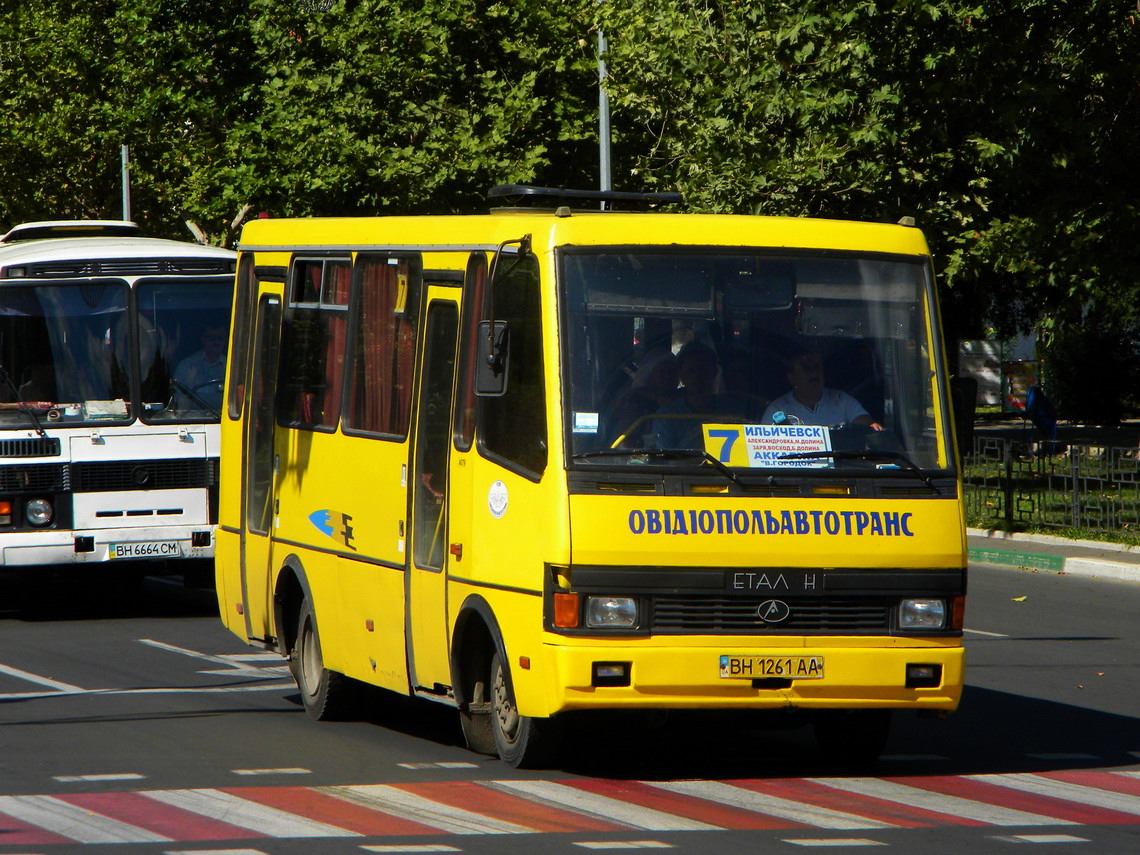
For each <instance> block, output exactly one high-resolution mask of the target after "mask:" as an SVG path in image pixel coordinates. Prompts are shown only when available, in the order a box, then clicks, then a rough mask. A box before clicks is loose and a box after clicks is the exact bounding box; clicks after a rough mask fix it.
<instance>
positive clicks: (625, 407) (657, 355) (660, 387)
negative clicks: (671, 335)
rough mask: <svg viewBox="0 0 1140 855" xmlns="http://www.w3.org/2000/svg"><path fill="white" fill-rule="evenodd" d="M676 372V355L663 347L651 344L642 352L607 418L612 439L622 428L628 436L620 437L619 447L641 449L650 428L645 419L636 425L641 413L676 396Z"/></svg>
mask: <svg viewBox="0 0 1140 855" xmlns="http://www.w3.org/2000/svg"><path fill="white" fill-rule="evenodd" d="M679 379H680V375H679V372H678V369H677V357H675V356H674V355H673V352H672V351H671V350H669V348H667V347H655V348H652V349H651V350H648V351H646V352H645V355H644V356H643V357H642V358H641V360H640V361H639V362H638V364H637V373H635V374H634V375H633V383H632V384H631V385H630V388H629V391H627V392H626V393H625V394H624V395H622V396H621V397H620V398H619V399H618V402H617V404H616V405H615V407H614V414H613V417H612V420H611V425H612V428H613V430H612V433H613V439H615V440H616V439H618V438H619V437H620V436H622V435H623V434H624V433H625V432H626V431H629V432H630V433H629V436H627V437H626V438H625V439H624V440H622V443H621V447H622V448H641V447H642V446H643V445H644V444H645V437H644V435H645V434H646V433H648V432H649V430H650V423H649V420H648V419H646V420H643V421H642V422H641V423H640V424H637V420H638V419H639V418H641V417H642V416H646V415H648V414H650V413H655V412H657V411H658V410H659V409H661V408H662V407H663V406H665V405H666V404H668V403H669V402H670V401H671V400H673V398H675V397H676V396H677V382H678V380H679Z"/></svg>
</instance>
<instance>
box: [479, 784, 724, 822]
mask: <svg viewBox="0 0 1140 855" xmlns="http://www.w3.org/2000/svg"><path fill="white" fill-rule="evenodd" d="M487 786H488V787H491V788H492V789H495V790H498V791H499V792H505V793H512V794H514V795H521V796H522V797H523V798H526V799H530V800H531V801H535V802H539V803H541V804H549V805H551V806H553V807H557V808H563V809H566V808H569V809H570V810H576V811H580V812H582V813H585V814H587V815H590V816H598V817H602V818H603V819H609V820H612V821H614V822H619V823H621V824H622V825H627V826H629V827H631V828H643V829H645V830H647V831H721V830H723V829H722V828H721V827H720V826H719V825H709V824H708V823H705V822H698V821H697V820H695V819H686V818H685V817H680V816H673V815H671V814H667V813H664V812H663V811H659V810H654V809H653V808H647V807H641V806H640V805H635V804H631V803H629V802H624V801H621V800H620V799H614V798H610V797H609V796H602V795H598V794H596V793H588V792H585V791H584V790H580V789H578V788H576V787H570V786H566V785H565V784H560V783H558V782H556V781H491V782H490V783H488V784H487Z"/></svg>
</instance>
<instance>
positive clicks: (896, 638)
mask: <svg viewBox="0 0 1140 855" xmlns="http://www.w3.org/2000/svg"><path fill="white" fill-rule="evenodd" d="M524 235H529V236H530V237H531V248H532V251H533V252H534V254H535V256H536V258H537V261H538V264H539V268H540V275H541V279H542V289H543V291H542V307H541V311H542V325H543V347H544V351H543V358H544V361H545V365H544V379H545V384H546V399H547V400H546V406H547V424H548V431H547V433H548V441H549V447H548V454H549V463H548V465H547V468H546V471H545V472H544V473H543V475H542V477H541V479H538V480H537V481H536V480H534V479H532V478H528V477H525V476H523V475H520V474H517V473H515V472H512V471H509V470H508V469H507V468H505V467H503V466H501V465H499V464H497V463H496V462H494V461H492V460H489V459H487V458H486V457H484V456H482V455H481V454H480V453H479V452H478V451H477V450H475V449H472V450H470V451H460V450H456V449H455V448H454V447H453V448H452V449H451V452H450V471H449V473H448V515H447V521H446V526H447V532H446V536H447V544H448V548H449V549H448V551H449V555H448V557H447V564H446V576H445V580H446V584H445V585H444V586H442V591H443V594H442V598H441V599H442V601H440V602H436V601H434V600H433V601H430V602H427V601H425V602H421V603H418V604H414V605H413V606H412V607H411V608H413V609H420V610H422V611H421V612H417V613H415V614H413V615H411V616H409V613H408V609H409V604H408V601H407V597H406V591H407V590H408V580H407V578H406V576H407V574H409V573H416V572H420V571H417V570H416V569H415V568H414V567H413V565H412V563H411V562H410V560H409V555H408V550H409V549H410V542H409V539H408V538H409V535H408V534H407V533H406V531H405V527H406V526H410V525H411V524H412V523H413V521H412V520H409V519H408V516H409V512H408V507H409V498H410V496H409V493H410V486H409V483H408V480H407V478H408V473H409V472H410V468H411V465H412V456H411V443H410V441H409V440H405V441H402V442H394V441H388V440H377V439H375V438H359V437H351V436H345V435H344V434H343V433H342V432H341V431H340V430H339V429H338V430H337V431H335V432H331V433H321V432H318V431H309V430H306V431H300V430H296V429H291V428H281V427H279V428H278V429H277V434H276V436H277V440H276V443H277V444H276V450H277V452H278V454H279V456H280V460H281V467H280V471H279V472H278V474H277V479H276V485H275V496H276V498H277V500H278V503H279V508H280V512H279V514H278V515H277V516H276V517H275V519H274V528H273V531H272V538H273V544H272V554H271V557H270V559H269V562H268V566H266V567H250V568H247V580H246V584H247V588H248V589H249V590H251V591H254V590H256V591H260V592H261V593H260V596H262V597H264V598H266V602H268V598H269V597H271V596H272V588H273V585H274V584H275V581H276V579H277V576H278V574H279V573H280V572H281V571H282V568H284V567H286V566H299V567H301V568H303V572H304V575H305V578H306V579H307V584H308V586H309V590H310V593H311V596H312V598H313V602H314V605H315V609H316V613H317V616H318V618H317V622H318V625H319V628H320V637H321V643H322V653H323V655H324V659H325V665H326V667H327V668H329V669H332V670H335V671H339V672H342V673H344V674H347V675H349V676H352V677H355V678H357V679H361V680H364V681H367V682H370V683H374V684H376V685H379V686H383V687H386V688H390V689H394V690H396V691H401V692H408V691H414V690H415V688H416V685H413V684H412V683H411V682H410V681H411V680H412V677H413V676H415V677H416V678H417V683H418V685H419V686H427V687H431V686H432V685H433V684H439V685H442V686H444V687H446V686H447V685H448V684H449V683H450V680H451V673H450V663H449V662H448V661H446V657H441V656H434V655H433V656H430V657H427V658H424V659H421V660H417V661H415V663H414V667H413V668H412V669H410V668H409V659H414V658H415V654H414V650H411V649H410V647H409V644H408V641H407V638H408V631H409V625H410V623H411V622H412V621H424V620H426V619H427V618H428V617H430V615H431V613H432V611H433V610H435V611H437V612H438V614H439V615H440V617H441V620H442V624H443V626H444V627H445V631H446V633H447V640H448V644H449V646H450V643H451V641H452V640H453V639H454V632H455V625H456V619H457V616H458V614H459V611H460V609H461V608H463V607H464V606H465V605H467V604H470V603H472V602H474V601H476V600H478V601H480V602H482V603H485V604H486V605H487V607H488V609H489V611H490V613H491V614H492V615H493V616H494V620H495V624H496V626H495V628H496V629H497V631H498V633H499V634H500V637H501V641H502V645H503V648H504V649H505V651H506V654H507V659H508V663H509V665H510V668H511V675H512V684H513V688H514V691H515V695H516V701H517V704H518V708H519V711H520V712H521V713H523V714H524V715H531V716H548V715H553V714H556V713H559V712H563V711H568V710H577V709H602V708H613V709H617V708H634V707H637V708H668V707H674V708H678V707H691V708H697V707H726V708H729V707H735V708H753V709H762V708H765V709H767V708H780V707H786V706H802V707H818V708H855V707H876V706H880V707H913V708H919V709H922V708H926V709H932V710H950V709H953V708H954V707H956V706H957V704H958V701H959V698H960V694H961V687H962V683H963V679H964V659H965V657H964V651H963V648H962V643H961V638H960V637H958V636H956V635H947V636H944V637H943V636H939V637H928V636H927V637H924V636H915V637H907V636H905V635H902V634H898V635H888V634H886V633H882V634H877V635H873V636H871V635H868V636H864V635H851V636H838V635H837V636H823V635H790V634H789V635H774V634H773V635H763V636H759V635H727V634H726V635H683V636H668V635H658V636H653V637H644V636H642V637H621V636H619V635H610V636H603V635H601V634H598V635H593V636H587V635H577V636H569V635H561V634H558V633H555V632H551V631H547V630H546V629H545V628H544V592H545V591H546V590H548V587H549V584H550V582H551V578H552V577H557V576H558V575H559V574H565V575H566V577H568V580H569V584H573V579H572V577H573V568H574V567H575V566H579V567H580V566H600V567H615V568H621V567H653V568H657V569H659V570H660V569H662V568H670V567H676V568H722V569H725V570H728V569H731V568H740V569H741V571H742V572H763V571H765V570H773V571H775V570H778V569H779V568H818V569H820V570H826V569H828V568H843V569H858V568H884V569H893V570H915V571H921V570H938V569H942V570H953V569H958V570H961V569H963V568H964V567H965V565H966V548H965V547H966V544H965V536H964V531H963V515H962V501H961V495H960V487H959V494H958V495H957V496H955V497H950V498H926V497H915V498H905V499H896V498H892V499H872V498H855V497H853V496H826V497H824V496H820V497H810V498H809V497H804V498H799V499H783V498H781V499H760V498H752V497H748V496H729V495H727V494H725V495H716V494H715V492H714V494H713V495H707V494H706V495H680V496H661V495H623V494H621V493H616V494H614V495H569V491H568V485H567V477H566V471H565V469H564V465H563V462H562V461H563V460H564V459H565V449H564V446H563V443H564V434H563V425H564V424H565V420H564V417H563V412H562V401H563V389H562V372H561V370H560V366H559V362H560V358H561V353H560V348H561V346H562V343H561V342H560V332H559V307H558V305H557V301H556V299H555V297H554V292H553V287H552V283H553V282H554V281H555V250H556V249H557V248H559V247H568V246H576V247H582V246H622V245H657V246H678V247H683V246H700V247H725V248H732V247H765V248H785V249H799V250H812V249H819V250H832V251H839V252H842V251H853V252H867V251H872V252H881V253H892V254H901V255H909V256H914V257H927V256H929V250H928V248H927V245H926V242H925V239H924V238H923V236H922V234H921V232H919V231H918V230H916V229H913V228H905V227H901V226H895V225H886V224H874V223H858V222H846V221H829V220H806V219H797V218H761V217H747V216H723V215H716V216H714V215H685V214H646V215H641V214H600V213H580V212H575V213H574V214H573V215H572V216H568V217H556V216H552V215H551V214H542V213H537V214H536V213H501V214H492V215H489V216H457V217H386V218H328V219H297V220H257V221H253V222H251V223H249V224H247V225H246V226H245V228H244V231H243V234H242V249H243V251H245V252H254V253H255V257H256V263H257V264H258V265H259V266H260V265H265V266H277V267H288V265H289V264H290V259H291V256H292V253H293V252H294V251H296V252H298V253H299V254H303V252H304V251H313V250H319V251H321V252H336V251H342V252H345V253H356V252H363V251H385V250H388V251H401V252H420V253H421V254H422V263H423V268H424V269H425V270H427V269H438V268H445V269H451V270H462V269H463V268H464V266H465V264H466V261H467V257H468V255H469V254H470V253H471V252H473V251H481V252H487V253H493V252H494V251H495V249H496V248H497V247H498V246H499V245H500V244H501V243H502V242H503V241H507V240H517V239H518V238H521V237H522V236H524ZM274 289H276V293H278V294H279V295H280V294H281V293H282V289H283V286H281V285H280V284H276V285H275V284H273V283H266V284H263V286H262V292H263V293H266V292H271V291H273V290H274ZM456 299H459V292H458V291H456ZM925 309H926V312H927V321H926V323H927V334H928V336H929V337H931V338H932V339H933V333H934V331H935V329H936V324H937V321H936V312H937V307H936V306H932V305H927V306H926V307H925ZM419 346H420V347H421V348H422V342H421V343H420V345H419ZM935 357H936V355H935V354H934V353H931V354H929V365H930V368H931V373H932V379H931V381H930V382H931V384H932V406H933V408H934V414H933V415H934V423H935V427H936V429H937V431H938V432H939V434H940V436H945V435H946V434H947V433H948V432H949V430H950V425H949V424H948V423H947V422H946V420H945V419H944V418H943V412H944V411H946V410H948V409H949V408H948V407H947V405H946V401H945V400H944V399H943V395H944V386H943V385H942V383H941V382H940V379H939V378H938V377H936V376H933V375H934V369H935V368H936V365H937V363H936V358H935ZM421 373H422V366H419V368H418V369H417V377H418V376H419V375H420V374H421ZM417 382H418V381H417ZM241 424H242V423H241V422H232V421H230V420H229V419H228V417H227V416H223V448H222V454H223V460H225V459H227V458H229V459H232V460H241V459H242V450H243V449H242V442H243V440H242V431H241ZM413 431H414V427H413ZM939 453H940V455H941V454H942V451H940V452H939ZM939 462H940V464H942V465H945V466H952V465H953V464H954V461H953V460H945V459H940V460H939ZM231 466H232V465H231ZM224 468H226V464H224ZM235 469H236V467H233V468H230V469H227V475H226V477H225V478H224V480H223V485H222V497H221V522H222V524H223V528H225V529H226V530H223V529H221V528H220V529H219V534H218V547H217V552H218V565H219V570H218V582H219V587H218V596H219V603H220V605H221V610H222V615H223V620H224V621H225V623H226V625H227V626H228V627H229V628H230V629H231V630H232V631H233V632H235V633H236V634H238V635H239V636H242V637H246V636H247V630H246V618H245V617H243V616H242V615H241V613H240V612H239V610H238V609H239V607H241V606H243V605H244V607H245V608H249V605H250V604H249V603H244V604H243V602H242V598H243V592H242V585H241V571H240V567H241V554H240V536H239V534H238V533H237V532H238V531H239V530H240V529H241V528H242V525H243V521H242V520H241V519H240V505H241V496H240V477H239V476H238V475H236V474H235V472H234V470H235ZM838 480H843V479H842V478H839V479H838ZM712 489H714V491H715V488H712ZM504 497H505V498H504ZM322 513H327V516H320V515H321V514H322ZM314 514H316V515H318V516H317V520H318V522H322V523H324V527H323V529H322V527H321V526H318V525H317V524H316V523H314V517H313V515H314ZM329 529H331V531H332V532H333V533H332V534H329V533H328V530H329ZM349 530H350V531H349ZM290 562H292V563H290ZM563 581H566V580H565V579H564V580H563ZM424 625H425V626H426V624H424ZM282 630H283V628H281V627H272V628H271V633H272V634H274V635H279V634H280V633H281V632H282ZM452 655H453V658H454V657H455V651H454V650H452ZM738 655H748V656H773V657H778V656H790V655H795V656H817V657H822V658H823V662H824V677H823V678H821V679H804V680H794V681H792V684H791V686H790V687H788V688H778V689H763V688H756V687H754V686H753V685H752V684H751V681H749V680H741V679H731V678H723V677H721V676H720V675H719V671H718V661H719V657H721V656H738ZM599 661H621V662H628V663H629V664H630V671H631V678H632V679H631V683H630V685H629V686H625V687H595V686H593V685H592V671H593V666H594V663H595V662H599ZM910 664H928V665H938V666H940V667H941V668H942V681H941V685H940V686H937V687H933V688H916V689H908V688H905V686H904V675H905V671H906V667H907V665H910ZM413 670H414V672H415V673H414V675H413V674H412V671H413Z"/></svg>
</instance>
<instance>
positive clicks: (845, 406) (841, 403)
mask: <svg viewBox="0 0 1140 855" xmlns="http://www.w3.org/2000/svg"><path fill="white" fill-rule="evenodd" d="M788 383H790V384H791V387H792V389H791V391H790V392H786V393H785V394H783V395H781V396H780V397H778V398H775V399H774V400H773V401H772V403H770V404H769V405H768V408H767V409H766V410H764V418H763V419H762V421H763V422H764V423H765V424H783V423H792V424H803V425H842V424H857V425H866V426H867V427H869V428H870V429H871V430H882V429H883V426H882V425H881V424H879V423H878V422H877V421H875V420H874V419H873V418H871V415H870V414H869V413H868V412H867V411H866V409H864V408H863V405H862V404H860V403H859V402H858V401H857V400H855V399H854V398H853V397H851V396H850V395H848V394H847V393H846V392H844V391H843V390H841V389H829V388H827V387H826V386H824V385H823V359H821V358H820V355H819V354H818V353H815V352H814V351H805V352H803V353H800V354H797V355H796V356H795V357H793V358H792V363H791V367H790V368H789V369H788Z"/></svg>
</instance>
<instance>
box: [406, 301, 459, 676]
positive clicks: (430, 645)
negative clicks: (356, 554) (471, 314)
mask: <svg viewBox="0 0 1140 855" xmlns="http://www.w3.org/2000/svg"><path fill="white" fill-rule="evenodd" d="M458 327H459V309H458V306H457V304H456V303H454V302H452V301H450V300H433V301H431V302H430V303H429V304H428V311H427V321H426V326H425V331H424V336H423V342H424V345H423V358H422V361H421V363H420V364H421V365H422V366H423V369H422V371H421V372H420V377H421V379H420V395H419V403H418V407H417V411H416V432H415V449H414V451H413V466H412V484H411V486H412V526H411V543H412V560H411V564H410V569H409V573H408V592H407V605H408V614H407V630H408V642H409V654H408V660H409V665H410V669H411V678H412V686H413V687H415V688H418V689H423V690H426V691H428V692H435V693H438V692H441V691H442V690H443V689H445V688H446V687H448V686H450V684H451V670H450V666H449V664H448V605H447V562H448V558H449V555H448V547H447V530H448V518H447V517H448V459H449V451H450V447H451V402H452V385H453V383H454V374H455V370H454V369H455V349H456V335H457V331H458Z"/></svg>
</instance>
